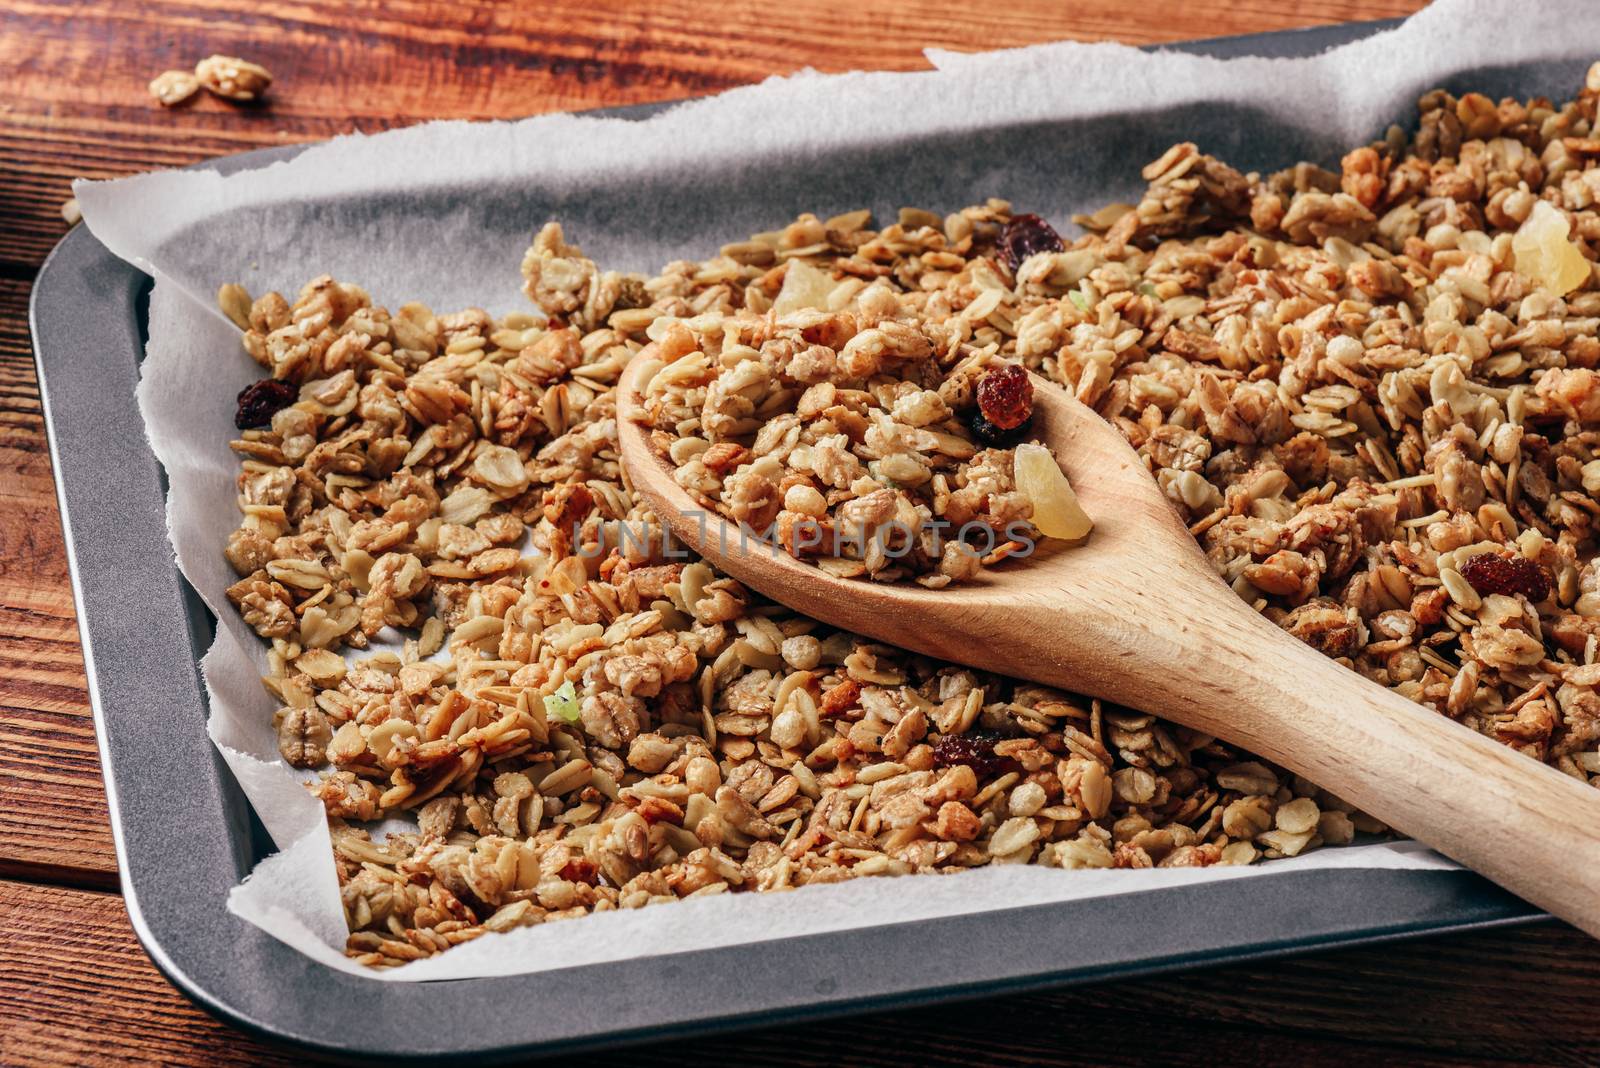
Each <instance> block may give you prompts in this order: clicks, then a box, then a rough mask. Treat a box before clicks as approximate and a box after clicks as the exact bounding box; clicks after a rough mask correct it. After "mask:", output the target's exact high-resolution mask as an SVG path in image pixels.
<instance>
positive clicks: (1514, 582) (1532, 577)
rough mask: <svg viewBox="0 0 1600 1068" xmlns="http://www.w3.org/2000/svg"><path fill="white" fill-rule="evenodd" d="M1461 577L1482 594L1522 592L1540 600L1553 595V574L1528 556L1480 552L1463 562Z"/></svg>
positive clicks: (1529, 597)
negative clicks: (1551, 592) (1551, 576)
mask: <svg viewBox="0 0 1600 1068" xmlns="http://www.w3.org/2000/svg"><path fill="white" fill-rule="evenodd" d="M1461 577H1462V578H1464V579H1466V580H1467V582H1468V583H1469V584H1470V585H1471V586H1472V588H1473V589H1474V590H1477V591H1478V592H1479V593H1481V594H1490V593H1503V594H1513V593H1520V594H1522V595H1523V596H1524V597H1526V598H1527V599H1528V600H1530V601H1534V602H1538V601H1542V600H1544V599H1545V598H1546V597H1548V596H1550V574H1549V572H1547V571H1546V570H1545V569H1544V568H1543V567H1542V566H1540V565H1539V564H1536V563H1534V562H1533V561H1532V560H1529V559H1527V558H1526V557H1521V556H1514V555H1511V554H1509V553H1508V554H1506V555H1503V556H1502V555H1501V554H1500V553H1479V554H1478V555H1477V556H1474V557H1471V558H1469V559H1468V560H1467V562H1466V563H1464V564H1462V565H1461Z"/></svg>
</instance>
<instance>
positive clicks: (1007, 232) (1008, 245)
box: [997, 215, 1067, 273]
mask: <svg viewBox="0 0 1600 1068" xmlns="http://www.w3.org/2000/svg"><path fill="white" fill-rule="evenodd" d="M1066 247H1067V246H1066V245H1064V244H1063V243H1062V241H1061V235H1060V234H1058V233H1056V231H1055V228H1054V227H1052V226H1051V225H1050V224H1049V223H1047V222H1045V221H1044V220H1043V219H1041V218H1039V216H1037V215H1013V216H1012V217H1011V221H1010V222H1008V223H1006V227H1005V229H1004V230H1001V231H1000V241H999V244H998V246H997V248H998V250H999V253H1000V262H1002V263H1004V264H1005V265H1006V266H1007V267H1009V268H1011V270H1012V273H1015V272H1016V270H1017V268H1018V267H1021V266H1022V265H1023V264H1024V263H1027V262H1028V257H1030V256H1034V255H1037V254H1038V253H1040V252H1060V251H1062V250H1063V249H1065V248H1066Z"/></svg>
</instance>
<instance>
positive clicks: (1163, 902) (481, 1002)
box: [30, 23, 1541, 1061]
mask: <svg viewBox="0 0 1600 1068" xmlns="http://www.w3.org/2000/svg"><path fill="white" fill-rule="evenodd" d="M1385 25H1388V24H1386V23H1364V24H1354V25H1344V26H1334V27H1325V28H1318V29H1314V30H1304V31H1295V32H1288V33H1277V34H1268V35H1261V36H1253V37H1243V38H1229V39H1219V40H1213V41H1203V42H1193V43H1189V44H1186V45H1182V46H1178V47H1182V48H1185V49H1187V50H1192V51H1197V52H1206V53H1211V54H1215V55H1274V56H1286V55H1305V54H1311V53H1314V52H1316V51H1319V50H1321V49H1324V48H1327V47H1329V46H1331V45H1334V44H1340V43H1343V42H1346V41H1349V40H1352V39H1354V38H1356V37H1359V36H1362V35H1364V34H1367V33H1371V32H1374V31H1375V30H1376V29H1378V28H1381V27H1383V26H1385ZM651 110H654V108H646V109H627V110H625V111H622V112H618V113H619V114H624V115H633V116H637V115H641V114H646V113H648V112H649V111H651ZM292 151H293V149H288V150H269V151H266V152H256V153H249V154H246V155H243V156H235V157H230V158H227V159H222V160H216V161H212V162H211V163H209V164H207V166H211V167H215V168H217V169H219V170H224V171H231V170H236V169H240V168H245V167H252V166H259V165H262V164H263V163H266V162H269V161H271V160H274V159H278V158H282V157H283V156H284V155H285V154H286V152H292ZM148 287H149V279H147V278H146V277H145V276H144V275H143V274H141V273H140V272H139V271H137V270H135V269H134V268H132V267H130V266H129V265H127V264H125V263H123V262H122V261H120V260H118V259H116V258H115V257H113V256H112V255H111V254H110V253H109V252H107V251H106V249H105V248H104V247H103V246H102V245H101V244H100V243H99V242H98V241H96V240H95V238H94V237H93V235H92V234H90V233H89V231H88V230H87V229H86V228H84V227H81V226H80V227H78V228H76V229H74V230H73V231H72V232H71V233H69V234H68V235H67V236H66V237H65V238H64V239H63V240H62V241H61V243H60V244H59V245H58V246H57V247H56V249H55V251H54V252H53V253H52V254H51V256H50V257H49V259H48V260H47V261H46V263H45V265H44V267H43V269H42V270H41V271H40V274H39V277H38V281H37V284H36V285H35V288H34V292H33V303H32V308H31V314H30V319H31V326H32V330H33V339H34V351H35V358H36V360H37V362H38V368H39V379H40V388H41V393H42V395H43V398H44V405H45V413H46V417H47V420H48V427H49V435H50V447H51V456H52V458H53V460H54V463H55V476H56V486H57V493H58V495H59V498H60V503H61V514H62V519H63V526H64V530H65V535H66V543H67V548H68V552H69V555H70V558H71V564H72V584H73V592H74V594H75V596H76V598H77V605H78V621H79V629H80V632H81V635H82V639H83V654H84V665H85V670H86V673H87V675H88V681H89V695H90V700H91V703H92V704H93V707H94V717H95V724H96V727H97V734H98V737H99V744H100V755H101V761H102V766H103V768H104V772H105V784H106V793H107V798H108V802H109V808H110V814H111V823H112V830H113V832H114V835H115V839H116V847H117V859H118V862H119V865H120V868H121V873H122V887H123V895H124V900H125V901H126V903H127V908H128V915H129V917H130V919H131V921H132V923H133V927H134V930H135V932H136V933H137V935H138V937H139V940H140V941H141V942H142V943H143V944H144V946H145V948H146V949H147V950H148V951H149V953H150V956H151V958H152V959H153V960H154V961H155V963H156V965H157V967H159V968H160V969H161V971H162V972H163V973H164V974H165V975H166V976H167V978H169V979H170V980H171V981H172V982H173V984H174V985H175V986H177V987H178V988H179V989H180V990H182V991H183V992H184V993H185V994H187V995H188V996H189V997H191V998H193V999H194V1001H195V1002H197V1003H198V1004H199V1005H201V1006H202V1007H204V1008H205V1009H207V1010H208V1011H210V1012H211V1013H213V1014H215V1015H216V1016H218V1017H220V1018H222V1019H223V1020H225V1021H227V1022H229V1023H231V1024H234V1025H237V1026H239V1027H241V1028H244V1029H246V1030H249V1031H254V1032H257V1033H259V1034H261V1035H264V1036H267V1037H270V1038H273V1039H277V1040H282V1041H287V1042H292V1043H300V1044H303V1045H305V1046H308V1047H314V1048H316V1049H319V1050H322V1051H324V1052H327V1053H332V1054H335V1055H342V1056H346V1057H383V1058H385V1059H388V1060H395V1059H401V1060H439V1059H444V1058H459V1057H466V1056H472V1057H474V1058H477V1059H479V1060H480V1061H493V1060H497V1059H503V1058H504V1059H509V1058H512V1057H520V1056H527V1055H530V1054H550V1053H555V1052H562V1051H571V1050H576V1049H583V1048H594V1047H599V1046H603V1045H617V1044H622V1043H630V1042H643V1041H649V1040H653V1039H663V1038H671V1037H681V1036H686V1035H691V1034H696V1033H704V1032H708V1031H713V1030H725V1029H730V1028H742V1027H755V1026H761V1025H771V1024H779V1023H786V1022H793V1021H796V1020H807V1019H817V1018H822V1017H828V1016H838V1015H844V1014H848V1013H862V1012H868V1011H874V1010H882V1009H889V1008H899V1007H905V1006H911V1005H921V1004H927V1003H931V1002H936V1001H942V1000H950V999H956V998H972V997H980V996H984V995H992V994H996V993H1000V992H1007V991H1015V990H1023V989H1031V988H1038V987H1044V986H1052V985H1063V984H1070V983H1085V982H1091V981H1095V980H1100V979H1107V978H1127V977H1130V976H1138V975H1148V974H1151V973H1155V972H1162V971H1170V970H1176V969H1180V968H1188V967H1195V966H1200V965H1216V964H1222V963H1230V962H1238V961H1243V960H1251V959H1259V958H1262V957H1269V956H1275V955H1282V954H1287V953H1294V952H1302V951H1306V950H1312V949H1323V948H1328V947H1334V946H1350V945H1355V944H1361V943H1371V942H1378V941H1383V940H1388V939H1396V938H1404V937H1410V936H1415V935H1421V934H1428V933H1438V932H1444V931H1461V930H1466V929H1471V928H1480V927H1489V926H1498V925H1504V924H1512V923H1520V922H1527V921H1529V920H1533V919H1537V918H1539V917H1540V916H1541V914H1540V913H1539V912H1538V911H1537V910H1535V909H1534V908H1532V907H1531V906H1529V905H1526V904H1524V903H1522V902H1521V901H1519V900H1517V899H1516V898H1514V897H1512V896H1511V895H1509V894H1507V893H1505V892H1503V891H1501V890H1499V889H1497V888H1496V887H1494V886H1492V885H1491V884H1489V883H1487V882H1485V881H1484V880H1482V879H1479V878H1478V877H1476V876H1474V875H1471V874H1468V873H1465V872H1444V871H1388V870H1350V871H1342V870H1329V871H1316V872H1306V873H1295V874H1289V875H1283V876H1279V877H1277V878H1271V879H1252V880H1246V881H1242V882H1239V881H1233V882H1226V883H1220V884H1210V885H1203V886H1197V887H1193V888H1184V889H1167V890H1155V891H1146V892H1143V893H1136V894H1130V895H1126V896H1121V897H1114V898H1101V899H1096V900H1087V901H1076V902H1072V903H1069V904H1062V905H1048V906H1036V907H1028V908H1013V909H1001V910H998V911H990V912H984V913H982V914H979V915H972V916H960V917H951V918H946V919H937V920H924V921H917V922H908V923H902V924H895V925H891V926H885V927H878V928H872V929H866V930H854V931H848V932H839V933H829V934H819V935H815V936H810V937H804V938H792V939H786V940H782V941H777V942H769V943H765V944H763V945H761V946H760V947H759V948H748V947H747V948H741V947H731V948H721V949H711V950H705V951H700V952H693V953H685V954H681V955H676V956H669V957H661V958H655V959H647V960H641V961H622V962H616V963H610V964H596V965H588V966H583V967H576V968H569V969H564V970H559V971H553V972H545V973H541V974H537V975H528V976H514V977H511V978H495V979H477V980H461V981H451V982H443V983H427V984H421V983H416V984H412V983H399V984H396V983H378V982H375V981H372V980H369V979H365V978H361V977H356V976H351V975H345V974H342V973H339V972H335V971H332V970H330V969H328V968H325V967H323V966H322V965H319V964H316V963H314V962H312V961H311V960H309V959H308V958H306V957H304V956H302V955H300V954H299V953H297V952H295V951H294V950H292V949H290V948H289V947H288V946H285V945H283V944H282V943H280V942H278V941H276V940H275V939H273V938H271V937H270V936H268V935H267V934H265V933H264V932H262V931H260V930H259V929H257V928H255V927H253V926H251V925H250V924H248V923H245V922H244V921H243V920H240V919H238V918H237V917H235V916H233V915H231V914H229V913H228V912H227V910H226V909H225V907H224V901H225V898H226V897H227V893H228V890H229V888H230V887H232V886H233V885H234V884H235V883H236V882H238V881H239V880H240V879H241V878H243V877H244V876H245V875H246V874H247V873H248V872H249V870H250V869H251V867H252V866H253V865H254V864H255V863H256V861H258V860H259V859H261V858H262V857H263V856H265V855H266V854H267V853H269V852H270V851H271V848H272V847H271V842H270V840H269V839H268V838H267V836H266V834H265V833H264V832H263V830H262V828H261V826H260V825H259V823H258V822H257V821H256V819H255V818H254V816H253V814H252V813H251V811H250V808H249V805H248V803H247V802H246V800H245V797H244V795H243V793H242V792H241V791H240V789H239V787H238V786H237V784H236V783H235V782H234V780H233V778H232V776H231V775H230V774H229V772H228V770H227V768H226V767H225V766H224V764H223V762H222V760H221V758H220V757H219V755H218V754H217V752H216V751H215V749H214V748H213V747H212V745H211V742H210V740H209V739H208V737H207V736H206V732H205V719H206V698H205V693H204V689H203V687H202V685H201V681H200V676H199V671H198V668H197V663H198V660H199V658H200V655H201V653H202V652H203V651H204V650H205V648H206V647H207V646H208V645H209V643H210V641H211V636H212V628H213V625H214V621H213V620H212V618H211V617H210V615H209V614H208V612H207V611H206V609H205V608H204V607H203V605H202V604H201V602H200V599H199V598H198V597H197V596H196V595H195V593H194V592H193V591H192V590H191V589H190V588H189V587H188V585H187V583H186V582H185V581H184V579H183V578H182V576H181V575H180V574H179V573H178V571H177V569H176V567H175V565H174V563H173V554H172V549H171V547H170V545H169V544H168V542H167V537H166V526H165V520H164V495H165V488H166V486H165V480H164V475H163V472H162V470H161V468H160V466H159V465H158V464H157V462H156V459H155V457H154V456H153V455H152V454H151V452H150V449H149V447H148V445H147V444H146V441H145V436H144V428H143V425H142V423H141V421H140V418H139V413H138V411H137V409H136V406H135V404H134V394H133V390H134V384H135V382H136V381H137V378H138V373H139V361H140V359H141V358H142V355H143V351H144V340H145V336H144V328H145V311H146V306H145V298H146V296H147V294H148ZM219 403H221V399H219ZM1064 877H1070V876H1064ZM906 890H907V892H908V893H914V892H915V890H916V887H915V885H914V883H908V884H907V886H906ZM660 918H661V922H663V923H670V922H671V921H672V916H671V914H670V910H668V911H666V912H663V913H662V914H661V917H660ZM689 977H692V981H686V980H687V979H688V978H689Z"/></svg>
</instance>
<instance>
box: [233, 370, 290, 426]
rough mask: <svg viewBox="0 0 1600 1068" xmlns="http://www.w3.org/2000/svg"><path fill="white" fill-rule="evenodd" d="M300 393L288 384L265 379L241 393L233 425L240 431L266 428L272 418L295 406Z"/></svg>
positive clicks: (253, 383)
mask: <svg viewBox="0 0 1600 1068" xmlns="http://www.w3.org/2000/svg"><path fill="white" fill-rule="evenodd" d="M299 395H300V391H299V390H297V389H295V388H294V386H292V385H290V384H289V383H288V382H280V381H278V380H277V379H276V378H263V379H262V380H261V381H259V382H252V383H251V384H250V385H248V386H246V387H244V388H243V389H241V390H240V391H239V408H238V410H237V411H235V412H234V413H233V425H234V426H236V427H238V428H239V429H240V430H249V429H250V428H251V427H255V426H266V425H267V424H268V423H270V422H272V417H273V416H274V415H277V414H278V413H279V412H281V411H283V409H285V408H287V407H289V405H291V404H293V403H294V402H295V400H296V398H298V397H299Z"/></svg>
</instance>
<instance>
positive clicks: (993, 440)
mask: <svg viewBox="0 0 1600 1068" xmlns="http://www.w3.org/2000/svg"><path fill="white" fill-rule="evenodd" d="M967 426H968V427H970V428H971V430H972V436H973V437H975V438H977V439H978V440H979V441H981V442H983V443H984V444H985V445H990V446H993V447H994V448H997V449H1009V448H1011V447H1012V446H1013V445H1017V444H1020V443H1021V442H1022V439H1023V438H1024V437H1026V435H1025V434H1024V433H1023V432H1024V431H1025V430H1026V429H1027V427H1025V426H1021V427H1018V428H1017V429H1015V430H1002V429H1000V428H999V427H997V426H995V425H994V424H993V423H991V422H989V420H987V419H985V418H984V417H983V413H982V412H973V413H972V418H971V419H969V420H967Z"/></svg>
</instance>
